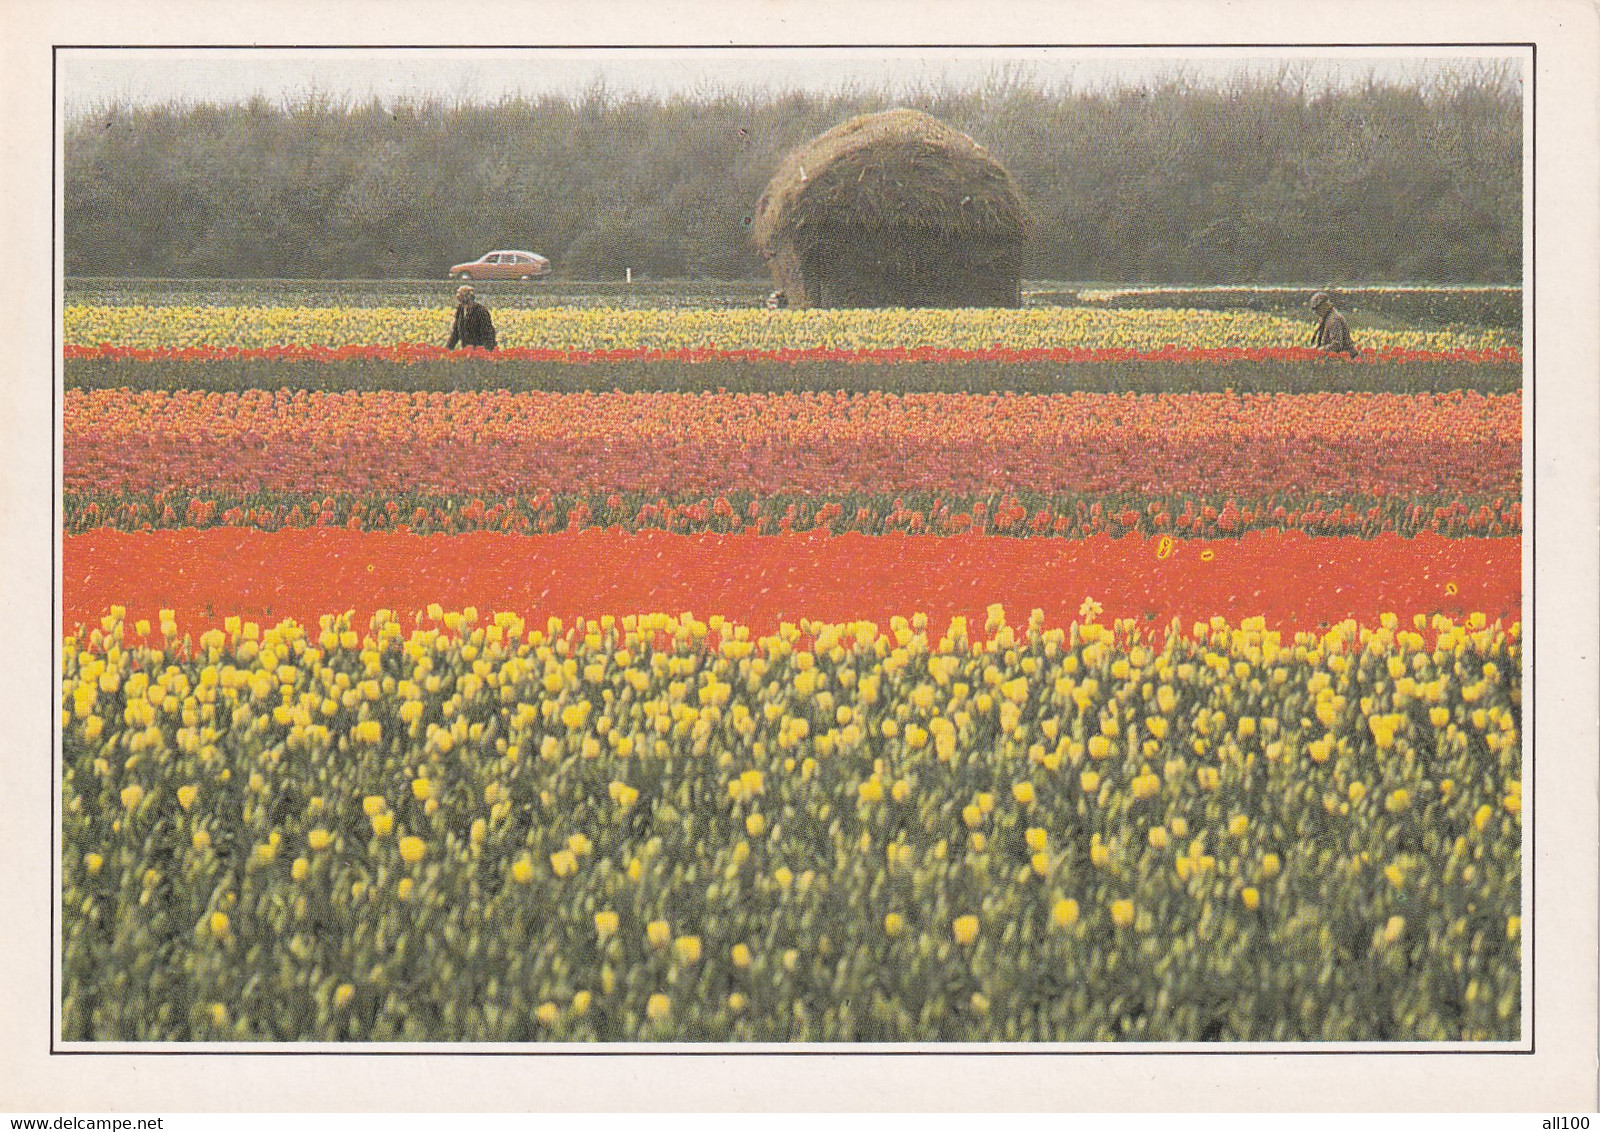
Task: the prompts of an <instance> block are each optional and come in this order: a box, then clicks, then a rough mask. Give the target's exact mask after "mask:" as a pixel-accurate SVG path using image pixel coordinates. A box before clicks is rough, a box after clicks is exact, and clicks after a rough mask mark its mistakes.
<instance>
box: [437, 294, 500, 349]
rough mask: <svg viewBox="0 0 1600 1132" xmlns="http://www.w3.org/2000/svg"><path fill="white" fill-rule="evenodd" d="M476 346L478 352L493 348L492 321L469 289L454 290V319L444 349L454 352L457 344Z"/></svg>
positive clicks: (486, 309) (486, 310)
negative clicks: (448, 339)
mask: <svg viewBox="0 0 1600 1132" xmlns="http://www.w3.org/2000/svg"><path fill="white" fill-rule="evenodd" d="M458 343H459V344H460V345H462V346H476V347H478V349H480V350H492V349H494V348H495V335H494V320H493V319H491V318H490V317H489V311H488V308H487V307H485V306H484V305H483V304H482V303H480V302H478V300H477V299H476V298H474V297H473V290H472V288H471V287H461V288H458V289H457V290H456V319H455V322H454V323H453V324H451V327H450V341H449V342H448V343H446V344H445V349H447V350H454V349H455V348H456V345H457V344H458Z"/></svg>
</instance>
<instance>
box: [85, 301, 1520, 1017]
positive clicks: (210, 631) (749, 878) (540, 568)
mask: <svg viewBox="0 0 1600 1132" xmlns="http://www.w3.org/2000/svg"><path fill="white" fill-rule="evenodd" d="M1414 291H1415V289H1413V291H1408V292H1407V293H1406V301H1407V303H1408V304H1410V306H1408V307H1407V308H1406V309H1413V308H1415V309H1419V310H1421V309H1425V310H1430V311H1444V312H1460V311H1467V312H1471V311H1473V310H1475V309H1479V307H1481V306H1482V301H1481V300H1479V299H1474V298H1473V297H1472V296H1453V295H1442V296H1441V297H1438V298H1436V299H1435V298H1430V297H1429V296H1427V295H1422V294H1416V293H1413V292H1414ZM115 298H116V296H114V295H108V294H104V293H99V292H97V293H95V294H94V295H89V296H85V297H80V300H79V301H76V302H72V303H69V305H68V306H67V308H66V316H65V324H64V341H65V351H64V355H65V356H64V358H63V373H64V377H65V389H64V391H63V400H62V445H63V446H62V464H61V475H62V480H61V484H62V496H61V499H60V503H61V515H62V524H63V531H62V559H61V560H62V574H61V579H60V582H61V600H62V616H63V622H62V652H61V680H62V684H61V750H62V763H61V776H62V778H61V821H62V831H61V833H62V840H61V874H62V890H61V902H62V903H61V910H62V936H61V938H62V951H61V956H60V964H61V973H62V982H61V1004H60V1005H61V1026H62V1031H61V1033H62V1037H63V1038H65V1039H67V1040H69V1041H195V1042H213V1041H229V1042H238V1041H256V1042H261V1041H269V1042H273V1041H275V1042H301V1041H395V1042H417V1041H431V1042H506V1043H520V1042H534V1041H553V1042H578V1043H593V1042H596V1041H599V1042H636V1041H645V1042H713V1043H715V1042H734V1043H740V1042H762V1043H765V1042H776V1043H781V1042H807V1041H810V1042H890V1043H904V1042H1029V1043H1037V1042H1086V1043H1098V1042H1150V1041H1162V1042H1328V1041H1334V1042H1442V1041H1450V1042H1459V1041H1468V1042H1506V1041H1515V1040H1518V1039H1520V1038H1521V1037H1522V1034H1523V1025H1522V1010H1523V999H1522V994H1523V964H1522V917H1523V903H1522V888H1523V873H1522V843H1523V824H1522V822H1523V815H1522V797H1523V795H1522V785H1521V783H1522V781H1523V777H1524V768H1523V757H1522V741H1521V734H1522V695H1523V689H1522V671H1523V655H1522V608H1523V587H1522V539H1521V535H1522V521H1523V517H1522V497H1523V483H1522V469H1523V452H1522V423H1523V411H1524V410H1523V398H1522V391H1521V390H1522V384H1521V371H1522V360H1521V354H1520V338H1519V336H1518V335H1517V334H1516V332H1515V331H1514V330H1508V329H1506V328H1505V327H1504V326H1503V325H1500V324H1499V323H1496V324H1489V323H1488V322H1487V321H1486V322H1485V323H1483V324H1470V323H1462V324H1451V325H1444V324H1442V323H1440V322H1438V321H1433V322H1429V323H1427V324H1426V326H1424V325H1422V324H1418V325H1417V326H1407V325H1403V324H1400V323H1396V322H1394V321H1393V320H1385V321H1384V322H1383V324H1382V325H1379V324H1377V323H1376V322H1374V323H1371V324H1368V325H1364V326H1363V325H1360V324H1358V325H1357V326H1356V334H1357V339H1358V341H1359V342H1360V344H1361V345H1362V346H1363V348H1364V350H1365V352H1364V354H1363V356H1362V357H1360V358H1358V359H1356V360H1344V359H1334V358H1326V357H1322V356H1320V355H1317V354H1315V353H1313V352H1312V351H1310V350H1307V349H1305V340H1306V339H1307V337H1308V336H1309V328H1308V326H1307V324H1306V322H1305V321H1304V320H1299V321H1296V320H1295V318H1293V317H1292V316H1291V315H1289V314H1286V313H1281V312H1274V311H1271V310H1256V309H1246V308H1244V307H1241V308H1240V309H1223V310H1196V309H1178V308H1163V307H1156V306H1151V305H1145V304H1147V303H1150V304H1153V303H1155V302H1156V301H1157V300H1156V299H1154V298H1149V297H1146V298H1144V299H1141V301H1140V302H1139V303H1137V304H1133V305H1129V306H1126V307H1123V306H1118V305H1115V304H1110V303H1100V304H1099V305H1093V304H1089V305H1085V304H1078V305H1070V304H1067V305H1061V306H1049V307H1031V308H1025V309H1023V310H1018V311H986V310H973V311H782V312H769V311H766V310H757V309H741V308H739V307H737V306H718V307H705V308H700V307H694V306H672V305H670V304H668V305H664V306H663V308H662V309H655V310H651V309H643V308H629V307H622V306H615V307H611V306H596V305H585V306H563V305H530V306H526V307H516V308H509V309H504V310H500V309H497V310H496V311H495V316H496V322H497V325H498V326H499V327H500V334H501V342H502V344H503V345H504V346H505V347H506V348H505V349H502V350H501V351H498V352H496V353H493V354H484V353H482V352H479V351H475V350H473V351H458V352H454V353H447V352H445V351H443V350H442V349H440V340H441V339H442V337H443V334H444V332H446V331H447V330H448V314H447V313H446V314H445V315H444V316H441V315H440V313H439V310H437V309H434V310H429V309H425V308H423V307H421V306H374V305H351V306H348V307H336V306H294V305H273V304H272V302H271V299H272V296H270V295H263V296H259V298H260V300H261V301H259V302H254V303H245V302H242V301H238V302H237V305H232V306H223V305H208V304H206V303H203V302H196V301H194V299H193V297H192V296H191V295H186V294H185V293H183V291H182V289H181V288H178V289H177V291H176V293H173V294H167V293H165V292H159V291H155V290H151V289H149V288H146V289H144V290H141V291H139V292H138V293H137V294H135V295H132V296H131V297H130V296H124V297H123V301H113V300H114V299H115ZM230 301H233V300H230ZM1063 302H1064V303H1066V300H1063ZM1496 302H1498V303H1499V304H1500V305H1501V306H1505V305H1507V304H1508V303H1509V302H1510V300H1509V299H1506V298H1505V297H1504V296H1498V295H1497V296H1496ZM1475 303H1476V304H1477V306H1475V305H1474V304H1475ZM1496 309H1499V308H1498V307H1497V308H1496Z"/></svg>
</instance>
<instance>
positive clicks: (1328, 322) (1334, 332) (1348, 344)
mask: <svg viewBox="0 0 1600 1132" xmlns="http://www.w3.org/2000/svg"><path fill="white" fill-rule="evenodd" d="M1311 309H1312V311H1313V312H1314V313H1315V314H1316V316H1317V318H1318V322H1317V330H1316V333H1315V334H1313V335H1312V336H1311V346H1312V348H1313V349H1316V350H1324V351H1326V352H1327V353H1330V354H1348V355H1349V356H1350V357H1352V358H1353V357H1355V356H1356V355H1357V354H1359V353H1360V351H1359V350H1357V349H1356V344H1355V342H1353V341H1352V340H1351V338H1350V324H1349V323H1348V322H1346V321H1345V320H1344V315H1342V314H1340V313H1339V312H1338V311H1336V310H1334V308H1333V300H1332V299H1330V298H1328V296H1327V295H1326V294H1325V293H1324V292H1322V291H1318V292H1317V293H1316V294H1315V295H1312V296H1311Z"/></svg>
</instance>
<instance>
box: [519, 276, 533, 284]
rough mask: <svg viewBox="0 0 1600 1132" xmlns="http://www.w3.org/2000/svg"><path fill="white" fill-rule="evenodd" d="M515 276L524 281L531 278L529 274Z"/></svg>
mask: <svg viewBox="0 0 1600 1132" xmlns="http://www.w3.org/2000/svg"><path fill="white" fill-rule="evenodd" d="M517 278H518V279H520V280H522V281H523V282H524V283H526V282H527V281H528V280H530V279H532V278H533V276H531V275H519V276H517Z"/></svg>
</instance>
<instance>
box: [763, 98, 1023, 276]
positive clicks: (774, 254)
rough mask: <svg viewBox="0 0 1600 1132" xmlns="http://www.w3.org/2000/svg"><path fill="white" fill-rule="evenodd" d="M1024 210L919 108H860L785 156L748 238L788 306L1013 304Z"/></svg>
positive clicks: (978, 153)
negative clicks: (879, 110) (853, 115)
mask: <svg viewBox="0 0 1600 1132" xmlns="http://www.w3.org/2000/svg"><path fill="white" fill-rule="evenodd" d="M1026 230H1027V214H1026V212H1025V210H1024V206H1023V204H1022V199H1021V197H1020V196H1018V194H1017V188H1016V185H1014V184H1013V183H1012V180H1011V175H1010V174H1009V173H1007V172H1006V171H1005V169H1004V168H1003V167H1002V166H1001V165H1000V163H999V162H997V161H995V159H994V158H992V157H991V156H989V154H988V153H987V152H986V151H985V150H984V149H983V147H981V146H979V145H978V144H977V143H976V142H974V141H973V140H972V139H971V138H969V137H967V135H965V134H963V133H960V132H958V131H956V130H954V129H951V128H950V127H949V126H947V125H945V124H944V123H943V122H941V121H939V120H938V119H937V118H932V117H929V116H928V115H927V114H924V113H922V112H921V111H917V110H903V109H902V110H886V111H884V112H882V113H879V114H865V115H862V116H860V117H858V118H852V119H850V120H849V121H848V122H844V123H842V124H841V125H838V126H835V127H834V128H833V129H831V130H829V131H828V132H827V133H825V134H823V135H821V136H820V137H818V138H816V139H814V140H813V141H811V142H809V143H807V144H806V145H803V146H800V147H799V148H798V149H795V150H793V151H792V152H790V154H789V155H788V156H787V157H786V158H784V161H783V164H782V165H781V166H780V167H779V169H778V172H777V174H776V175H774V176H773V178H772V180H771V182H770V183H769V184H768V185H767V189H766V192H764V193H763V194H762V195H761V200H760V201H759V202H758V203H757V205H756V215H755V218H754V221H753V224H752V235H753V236H754V238H755V241H756V247H757V248H758V249H759V250H760V252H761V255H762V258H763V259H765V260H766V261H767V264H768V266H769V268H770V269H771V271H772V278H773V281H774V282H775V283H776V285H777V287H778V288H779V290H781V291H783V292H784V293H785V295H786V296H787V298H788V300H789V305H790V306H793V307H975V306H993V307H1015V306H1020V305H1021V303H1022V245H1023V239H1024V237H1025V235H1026Z"/></svg>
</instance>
